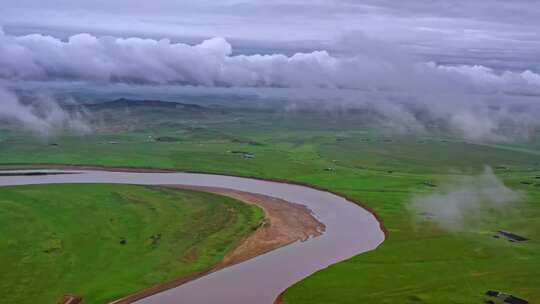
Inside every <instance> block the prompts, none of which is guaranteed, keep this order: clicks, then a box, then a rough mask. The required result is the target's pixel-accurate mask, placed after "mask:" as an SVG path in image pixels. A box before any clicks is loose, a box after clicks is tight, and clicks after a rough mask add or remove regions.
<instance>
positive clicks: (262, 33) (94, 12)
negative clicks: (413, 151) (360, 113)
mask: <svg viewBox="0 0 540 304" xmlns="http://www.w3.org/2000/svg"><path fill="white" fill-rule="evenodd" d="M0 3H1V7H2V9H1V10H0V24H1V25H2V26H3V27H4V31H5V32H6V33H9V34H29V33H46V34H52V35H54V36H56V37H60V38H66V37H67V36H69V35H73V34H77V33H81V32H88V33H91V34H94V35H98V36H99V35H114V36H122V37H127V36H137V37H152V38H172V39H173V41H182V42H189V43H196V42H200V41H201V40H203V39H206V38H212V37H224V38H226V39H227V40H228V41H230V42H232V43H233V44H234V46H235V48H234V52H235V53H249V54H252V53H269V52H281V53H289V54H290V53H293V52H295V51H299V50H300V51H309V50H314V49H320V48H325V47H327V45H329V44H330V45H331V44H332V41H334V40H335V39H337V37H339V36H341V35H346V34H347V33H350V32H358V31H361V32H363V33H364V34H365V35H366V36H368V37H372V38H376V39H379V40H382V41H385V42H388V43H392V44H396V45H399V46H400V47H401V48H402V49H403V51H404V52H407V53H409V54H415V55H420V56H421V57H422V58H425V59H426V60H432V61H436V62H438V63H451V64H469V65H474V64H482V65H485V66H489V67H492V68H495V69H501V70H521V71H522V70H525V69H532V70H535V71H538V70H539V69H540V51H539V50H540V31H539V30H538V29H539V28H540V2H539V1H536V0H512V1H508V0H474V1H470V0H429V1H425V0H408V1H393V0H367V1H355V0H287V1H283V0H276V1H267V0H251V1H250V0H221V1H209V0H154V1H146V0H116V1H110V0H109V1H108V0H77V1H73V0H17V1H12V0H0Z"/></svg>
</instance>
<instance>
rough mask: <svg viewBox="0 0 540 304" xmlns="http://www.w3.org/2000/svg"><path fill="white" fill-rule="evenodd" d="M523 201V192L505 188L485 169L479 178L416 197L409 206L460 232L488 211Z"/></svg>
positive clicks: (462, 179)
mask: <svg viewBox="0 0 540 304" xmlns="http://www.w3.org/2000/svg"><path fill="white" fill-rule="evenodd" d="M521 198H522V194H521V193H519V192H516V191H514V190H512V189H510V188H508V187H507V186H505V185H504V183H503V182H502V181H500V180H499V179H498V178H497V176H496V175H495V174H494V173H493V170H492V169H491V168H489V167H486V168H485V170H484V172H483V173H482V174H480V175H477V176H461V177H458V178H455V179H454V180H451V181H449V182H447V183H445V184H443V185H441V186H439V187H438V189H437V190H436V191H435V192H434V193H431V194H427V195H419V196H416V197H414V198H413V199H412V202H411V203H410V205H409V206H410V209H411V210H412V211H413V212H415V213H416V214H419V215H421V216H426V217H427V218H429V219H431V220H433V221H435V222H436V223H437V224H439V225H440V226H441V227H442V228H445V229H448V230H459V229H462V228H464V227H465V226H466V225H465V224H466V222H467V221H473V220H479V219H481V218H482V217H483V215H485V214H486V212H489V211H492V210H497V209H502V208H505V207H508V206H509V205H512V204H515V203H518V202H519V201H520V200H521Z"/></svg>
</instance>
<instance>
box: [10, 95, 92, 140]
mask: <svg viewBox="0 0 540 304" xmlns="http://www.w3.org/2000/svg"><path fill="white" fill-rule="evenodd" d="M33 99H34V100H33V101H31V102H27V103H23V102H21V100H20V99H19V97H18V96H17V95H16V94H15V93H13V92H11V91H10V90H8V89H5V88H2V87H0V105H1V108H0V121H1V120H5V121H9V122H12V123H17V124H19V125H20V126H22V127H23V128H25V129H27V130H29V131H32V132H36V133H39V134H41V135H48V136H51V135H56V134H58V133H61V132H64V131H71V132H73V131H74V132H77V133H85V132H88V131H90V127H89V126H88V124H86V123H85V120H84V118H83V117H82V114H81V113H68V112H67V111H65V110H64V109H62V108H61V107H60V105H59V104H58V103H57V102H56V101H55V100H54V99H53V98H51V97H48V96H34V97H33Z"/></svg>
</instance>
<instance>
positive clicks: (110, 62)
mask: <svg viewBox="0 0 540 304" xmlns="http://www.w3.org/2000/svg"><path fill="white" fill-rule="evenodd" d="M335 53H336V55H333V54H331V53H330V52H329V51H324V50H322V51H314V52H310V53H296V54H294V55H292V56H287V55H284V54H273V55H232V46H231V45H230V44H229V43H228V42H227V41H226V40H225V39H223V38H213V39H209V40H205V41H203V42H202V43H200V44H197V45H187V44H183V43H172V42H171V41H169V40H167V39H163V40H153V39H140V38H129V39H122V38H113V37H101V38H97V37H94V36H92V35H89V34H79V35H75V36H72V37H70V38H69V39H68V40H67V41H62V40H59V39H56V38H54V37H51V36H44V35H39V34H35V35H27V36H11V35H6V34H4V33H0V77H1V78H4V79H11V80H13V79H17V80H58V79H62V80H66V79H67V80H82V81H94V82H126V83H151V84H189V85H200V86H248V87H249V86H253V87H328V88H350V89H361V90H370V91H381V90H382V91H386V90H413V91H422V92H429V91H433V92H451V91H458V92H482V93H486V92H487V93H499V92H513V93H527V94H539V93H540V75H538V74H536V73H534V72H531V71H523V72H510V71H506V72H503V73H497V72H495V71H493V70H492V69H489V68H487V67H483V66H438V65H435V64H433V63H421V62H414V61H413V60H411V59H409V58H407V57H405V56H400V55H398V54H399V53H398V52H397V51H395V50H393V49H392V48H391V47H389V46H387V45H386V44H377V43H375V42H374V41H372V40H370V39H367V38H366V37H364V36H352V37H346V40H345V43H342V44H340V45H338V46H336V47H335Z"/></svg>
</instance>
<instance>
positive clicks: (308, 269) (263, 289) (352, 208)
mask: <svg viewBox="0 0 540 304" xmlns="http://www.w3.org/2000/svg"><path fill="white" fill-rule="evenodd" d="M10 172H13V171H10ZM17 172H33V171H31V170H25V171H17ZM34 172H35V171H34ZM39 172H70V173H74V172H76V174H59V175H33V176H0V186H10V185H28V184H59V183H120V184H138V185H187V186H206V187H220V188H228V189H233V190H238V191H244V192H251V193H257V194H263V195H267V196H271V197H276V198H280V199H283V200H286V201H289V202H293V203H298V204H302V205H305V206H307V207H308V208H309V209H311V210H312V212H313V214H314V216H315V217H316V218H317V219H318V220H319V221H320V222H322V223H323V224H324V225H325V226H326V231H325V232H324V233H323V234H322V235H321V236H318V237H315V238H311V239H309V240H307V241H305V242H296V243H293V244H291V245H288V246H285V247H282V248H279V249H277V250H274V251H271V252H269V253H266V254H263V255H260V256H258V257H256V258H253V259H251V260H248V261H245V262H242V263H240V264H237V265H233V266H231V267H228V268H225V269H222V270H219V271H216V272H214V273H211V274H208V275H206V276H203V277H201V278H199V279H196V280H194V281H191V282H188V283H186V284H184V285H181V286H178V287H175V288H172V289H169V290H166V291H163V292H161V293H158V294H155V295H153V296H150V297H148V298H145V299H142V300H140V301H138V302H136V303H140V304H214V303H217V304H271V303H273V302H274V300H275V299H276V297H277V296H278V295H279V294H280V293H281V292H283V291H284V290H285V289H286V288H287V287H289V286H291V285H292V284H294V283H295V282H297V281H299V280H301V279H303V278H305V277H307V276H309V275H310V274H312V273H314V272H316V271H318V270H320V269H323V268H325V267H327V266H329V265H331V264H334V263H337V262H339V261H342V260H345V259H348V258H350V257H352V256H354V255H357V254H359V253H362V252H366V251H369V250H373V249H375V248H376V247H377V246H378V245H379V244H381V243H382V242H383V240H384V233H383V231H382V230H381V227H380V225H379V222H378V221H377V219H376V218H375V217H374V216H373V214H371V213H369V212H368V211H366V210H365V209H363V208H361V207H360V206H358V205H356V204H354V203H351V202H350V201H347V200H346V199H344V198H342V197H340V196H337V195H335V194H332V193H329V192H325V191H321V190H317V189H313V188H309V187H306V186H298V185H291V184H285V183H278V182H271V181H264V180H257V179H250V178H241V177H232V176H223V175H213V174H199V173H135V172H111V171H99V170H39Z"/></svg>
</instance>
